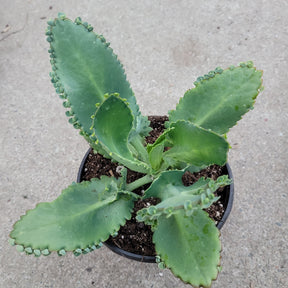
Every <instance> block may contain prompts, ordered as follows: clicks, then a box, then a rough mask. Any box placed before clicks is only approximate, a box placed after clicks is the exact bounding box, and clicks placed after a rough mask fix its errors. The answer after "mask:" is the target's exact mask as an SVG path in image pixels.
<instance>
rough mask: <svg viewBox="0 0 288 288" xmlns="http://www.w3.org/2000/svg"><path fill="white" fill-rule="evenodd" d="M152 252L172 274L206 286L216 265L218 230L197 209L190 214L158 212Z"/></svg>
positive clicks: (217, 261)
mask: <svg viewBox="0 0 288 288" xmlns="http://www.w3.org/2000/svg"><path fill="white" fill-rule="evenodd" d="M153 242H154V243H155V249H156V253H157V254H158V255H159V256H160V258H161V261H163V262H164V263H165V265H166V267H167V268H170V269H171V271H172V272H173V274H174V275H176V276H177V277H179V278H181V279H182V280H183V281H184V282H187V283H190V284H191V285H193V286H194V287H210V286H211V282H212V280H214V279H216V277H217V274H218V269H219V265H220V251H221V244H220V240H219V230H218V229H217V228H216V226H215V224H214V222H213V220H211V219H210V218H209V216H208V214H207V213H206V212H205V211H203V210H201V209H197V210H195V211H194V212H193V214H192V215H191V216H190V217H187V216H185V214H184V211H181V210H180V211H179V213H178V214H174V215H172V216H171V217H169V218H166V217H165V216H161V217H160V218H159V219H158V225H157V229H156V230H155V231H154V235H153Z"/></svg>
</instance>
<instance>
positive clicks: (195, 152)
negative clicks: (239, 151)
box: [163, 121, 229, 168]
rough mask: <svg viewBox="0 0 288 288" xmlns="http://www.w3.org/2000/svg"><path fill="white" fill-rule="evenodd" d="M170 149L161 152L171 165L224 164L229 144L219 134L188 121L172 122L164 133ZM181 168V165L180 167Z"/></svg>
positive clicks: (200, 165) (199, 165)
mask: <svg viewBox="0 0 288 288" xmlns="http://www.w3.org/2000/svg"><path fill="white" fill-rule="evenodd" d="M165 138H166V141H167V142H169V144H167V146H168V147H170V149H169V150H168V151H166V152H165V153H164V154H163V158H164V161H166V162H167V163H169V164H170V165H171V166H172V167H177V165H180V166H181V165H182V164H183V162H184V163H185V164H186V165H187V164H188V165H189V164H190V165H194V166H198V167H202V166H208V165H211V164H218V165H224V164H225V163H226V161H227V153H228V149H229V144H228V143H227V141H226V140H225V139H224V138H223V137H221V136H220V135H218V134H216V133H214V132H212V131H208V130H206V129H203V128H201V127H198V126H196V125H194V124H193V123H191V122H188V121H177V122H176V123H172V124H171V126H170V130H168V131H167V133H165ZM181 168H183V167H181Z"/></svg>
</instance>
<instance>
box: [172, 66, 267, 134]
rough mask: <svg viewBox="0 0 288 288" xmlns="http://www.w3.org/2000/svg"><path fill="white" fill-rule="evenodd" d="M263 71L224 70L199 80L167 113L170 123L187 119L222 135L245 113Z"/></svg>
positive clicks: (248, 68) (237, 68)
mask: <svg viewBox="0 0 288 288" xmlns="http://www.w3.org/2000/svg"><path fill="white" fill-rule="evenodd" d="M261 76H262V71H258V70H256V69H255V68H254V67H247V66H245V67H236V68H234V69H227V70H225V71H223V73H221V74H216V75H215V76H214V77H213V78H210V79H207V80H202V82H201V83H199V84H198V85H197V86H196V87H195V88H193V89H191V90H188V91H187V92H186V93H185V95H184V97H183V98H182V99H180V101H179V104H178V105H177V107H176V110H172V111H170V112H169V121H170V123H173V122H176V121H177V120H187V121H190V122H192V123H195V124H197V125H199V126H201V127H203V128H206V129H211V130H213V131H215V132H216V133H219V134H225V133H227V132H228V130H229V129H230V128H231V127H233V126H234V125H235V124H236V123H237V121H238V120H240V119H241V117H242V115H244V114H245V113H246V112H248V111H249V110H250V109H251V108H252V106H253V104H254V102H255V98H256V97H257V95H258V93H259V90H260V88H261V85H262V79H261Z"/></svg>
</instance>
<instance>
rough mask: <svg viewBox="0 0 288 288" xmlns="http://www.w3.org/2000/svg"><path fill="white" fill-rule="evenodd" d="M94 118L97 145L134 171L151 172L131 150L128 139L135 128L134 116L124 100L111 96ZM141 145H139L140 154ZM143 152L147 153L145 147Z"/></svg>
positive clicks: (93, 126)
mask: <svg viewBox="0 0 288 288" xmlns="http://www.w3.org/2000/svg"><path fill="white" fill-rule="evenodd" d="M93 118H94V120H93V125H92V129H93V130H94V134H95V136H96V138H97V141H96V143H98V142H99V144H100V145H101V147H102V148H103V149H104V150H105V151H106V153H108V154H109V156H110V157H112V158H113V159H114V160H116V161H117V162H119V163H121V164H123V165H124V166H126V167H128V168H130V169H132V170H134V171H138V172H142V173H147V172H148V171H149V169H150V168H149V166H148V165H147V164H146V163H144V162H142V161H139V160H138V159H137V158H136V157H135V156H134V155H133V154H132V152H131V150H130V149H129V143H128V138H129V134H130V133H131V130H132V126H133V115H132V113H131V110H130V108H129V107H128V106H127V104H126V103H125V102H124V100H123V99H121V98H119V97H117V96H116V95H114V94H113V95H110V96H109V97H108V98H107V99H106V100H105V101H104V102H103V103H102V104H101V105H100V106H99V108H98V109H97V110H96V113H95V115H94V117H93ZM134 139H137V138H134ZM140 145H142V144H141V143H138V148H139V149H137V150H138V152H140V147H139V146H140ZM142 151H143V153H147V152H146V150H145V147H144V146H143V145H142ZM146 157H148V154H147V156H146Z"/></svg>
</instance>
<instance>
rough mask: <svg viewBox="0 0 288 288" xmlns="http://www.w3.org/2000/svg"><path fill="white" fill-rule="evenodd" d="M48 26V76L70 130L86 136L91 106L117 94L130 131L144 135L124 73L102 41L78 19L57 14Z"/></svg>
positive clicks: (142, 121) (143, 122) (144, 119)
mask: <svg viewBox="0 0 288 288" xmlns="http://www.w3.org/2000/svg"><path fill="white" fill-rule="evenodd" d="M48 24H49V26H48V28H47V31H46V34H47V35H48V38H47V41H48V42H49V43H50V50H49V52H50V56H51V65H52V68H53V72H51V74H50V75H51V78H52V82H53V84H54V86H55V88H56V92H57V93H59V94H60V96H61V98H64V99H66V100H67V101H65V102H64V106H65V107H66V108H70V110H69V111H67V113H66V114H67V116H69V117H72V118H71V120H70V122H71V123H72V124H74V127H76V128H80V129H81V131H82V133H83V134H85V135H86V136H87V135H88V136H89V135H90V133H91V131H90V129H89V128H90V126H91V124H92V121H91V118H90V117H91V116H92V115H93V114H94V112H95V104H96V103H102V101H103V100H104V95H105V94H107V93H108V94H110V93H119V94H120V95H121V96H122V97H124V98H126V99H127V101H128V102H129V105H130V108H131V110H132V113H133V116H134V124H133V127H134V130H135V131H136V133H140V134H141V133H142V132H144V134H145V133H146V132H147V127H148V126H149V121H148V120H147V117H143V116H141V114H140V112H139V107H138V105H137V103H136V98H135V96H134V94H133V91H132V90H131V88H130V84H129V83H128V81H127V80H126V75H125V72H124V69H123V67H122V65H121V63H120V62H119V60H118V59H117V56H116V55H115V54H114V53H113V50H112V49H111V48H110V47H109V43H107V42H106V40H105V39H104V37H103V36H102V35H97V34H96V33H94V32H93V31H92V30H93V28H92V27H91V25H88V24H87V23H82V21H81V19H80V18H79V17H78V18H77V19H76V20H75V22H72V21H71V20H69V19H68V18H66V17H65V15H63V14H61V15H59V18H56V19H55V20H52V21H49V22H48ZM86 139H87V140H88V141H89V138H87V137H86Z"/></svg>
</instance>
